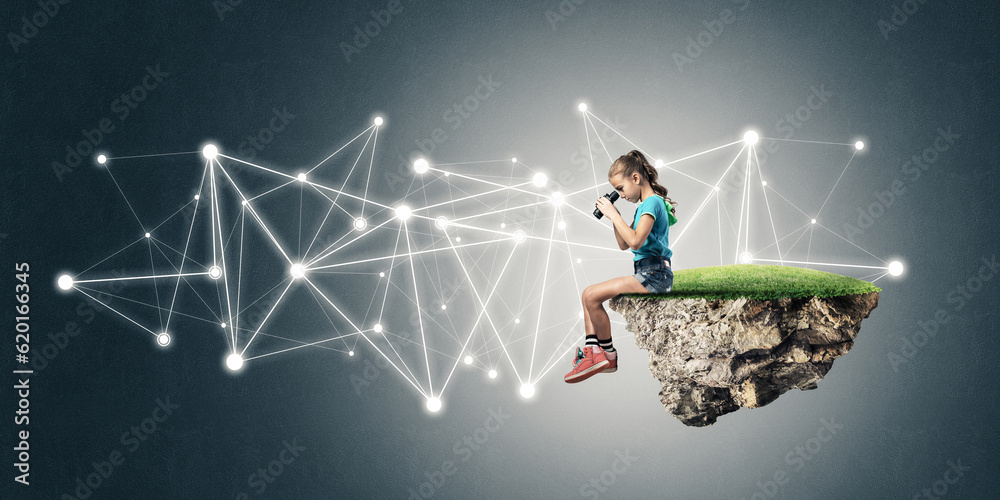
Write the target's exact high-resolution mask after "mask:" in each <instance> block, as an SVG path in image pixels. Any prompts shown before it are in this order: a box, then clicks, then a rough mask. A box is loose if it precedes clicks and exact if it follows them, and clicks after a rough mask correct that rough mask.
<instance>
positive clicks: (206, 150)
mask: <svg viewBox="0 0 1000 500" xmlns="http://www.w3.org/2000/svg"><path fill="white" fill-rule="evenodd" d="M201 155H202V156H204V157H205V159H207V160H211V159H213V158H215V157H216V156H219V148H217V147H216V146H215V144H206V145H205V147H203V148H201Z"/></svg>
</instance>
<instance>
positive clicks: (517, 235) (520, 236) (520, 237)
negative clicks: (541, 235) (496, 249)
mask: <svg viewBox="0 0 1000 500" xmlns="http://www.w3.org/2000/svg"><path fill="white" fill-rule="evenodd" d="M525 238H527V235H525V234H524V231H521V230H520V229H518V230H517V231H514V242H515V243H524V240H525Z"/></svg>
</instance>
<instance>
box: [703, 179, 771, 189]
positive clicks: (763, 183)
mask: <svg viewBox="0 0 1000 500" xmlns="http://www.w3.org/2000/svg"><path fill="white" fill-rule="evenodd" d="M760 185H761V186H766V185H767V181H760ZM715 189H716V190H718V189H719V188H715Z"/></svg>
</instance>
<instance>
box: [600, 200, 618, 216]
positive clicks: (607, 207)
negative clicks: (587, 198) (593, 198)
mask: <svg viewBox="0 0 1000 500" xmlns="http://www.w3.org/2000/svg"><path fill="white" fill-rule="evenodd" d="M597 208H598V209H599V210H600V211H601V213H602V214H604V216H605V217H607V218H608V219H612V220H614V219H613V217H614V216H616V215H617V216H619V217H621V214H619V213H618V209H617V208H616V207H615V204H614V203H611V200H609V199H607V198H605V197H603V196H602V197H600V198H598V199H597Z"/></svg>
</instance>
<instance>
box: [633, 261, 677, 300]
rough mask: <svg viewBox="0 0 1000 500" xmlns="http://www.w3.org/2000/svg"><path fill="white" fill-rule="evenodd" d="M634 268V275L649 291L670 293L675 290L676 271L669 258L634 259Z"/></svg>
mask: <svg viewBox="0 0 1000 500" xmlns="http://www.w3.org/2000/svg"><path fill="white" fill-rule="evenodd" d="M633 268H634V270H635V274H634V275H633V276H635V279H637V280H639V284H641V285H642V286H644V287H646V290H648V291H649V293H670V291H671V290H673V288H674V271H673V269H671V268H670V261H669V259H664V258H662V257H657V258H649V257H647V258H645V259H641V260H637V261H634V265H633Z"/></svg>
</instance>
